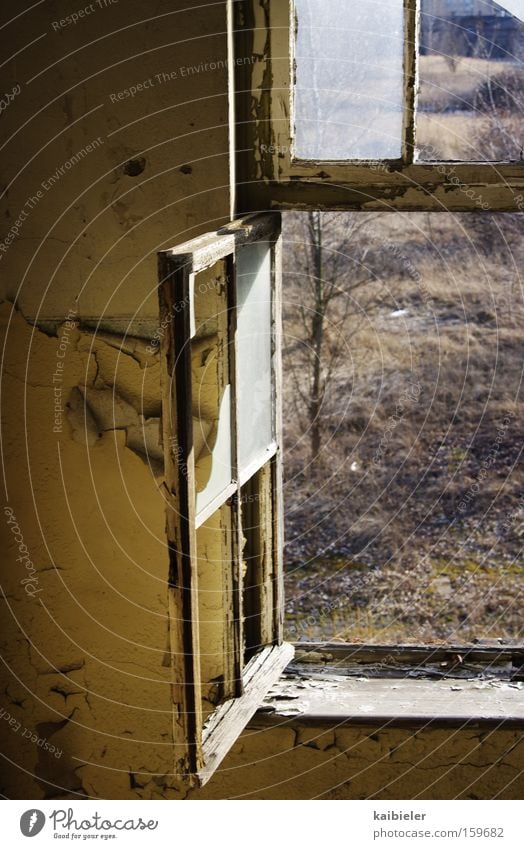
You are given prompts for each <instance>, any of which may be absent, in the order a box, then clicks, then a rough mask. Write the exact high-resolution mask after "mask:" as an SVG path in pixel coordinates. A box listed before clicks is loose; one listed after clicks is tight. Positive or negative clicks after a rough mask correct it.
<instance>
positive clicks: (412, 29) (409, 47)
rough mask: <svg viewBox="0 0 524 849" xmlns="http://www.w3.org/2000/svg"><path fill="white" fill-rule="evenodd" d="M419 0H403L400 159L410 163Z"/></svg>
mask: <svg viewBox="0 0 524 849" xmlns="http://www.w3.org/2000/svg"><path fill="white" fill-rule="evenodd" d="M418 7H419V0H404V126H403V138H402V159H403V162H404V164H405V165H411V164H412V163H413V160H414V156H415V142H416V138H415V122H416V103H417V88H418V36H419V32H418V17H419V13H418Z"/></svg>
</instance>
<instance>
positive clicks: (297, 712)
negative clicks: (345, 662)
mask: <svg viewBox="0 0 524 849" xmlns="http://www.w3.org/2000/svg"><path fill="white" fill-rule="evenodd" d="M285 722H289V723H292V724H293V726H295V725H312V726H322V725H327V726H329V727H330V728H339V727H341V726H343V725H365V726H373V727H380V726H382V727H397V726H401V727H402V726H405V727H409V728H414V727H417V726H421V727H426V726H432V725H435V726H438V727H469V726H482V727H490V728H493V727H495V728H498V727H500V726H504V727H517V728H523V727H524V689H522V688H519V687H518V685H516V684H511V683H509V682H498V681H496V682H494V681H484V682H478V681H459V682H455V681H428V680H425V681H398V680H397V681H392V680H371V681H366V680H354V679H350V678H343V677H340V676H328V675H326V676H324V677H323V678H322V679H321V680H319V679H315V680H312V679H310V678H308V677H307V676H285V677H284V678H282V679H280V681H279V682H278V683H277V684H276V686H275V687H273V688H272V690H271V692H270V694H269V695H268V696H267V697H266V699H264V704H263V706H262V707H261V709H260V710H259V711H258V712H257V714H256V716H255V717H254V718H253V720H252V722H251V727H258V726H266V725H278V726H282V724H283V723H285Z"/></svg>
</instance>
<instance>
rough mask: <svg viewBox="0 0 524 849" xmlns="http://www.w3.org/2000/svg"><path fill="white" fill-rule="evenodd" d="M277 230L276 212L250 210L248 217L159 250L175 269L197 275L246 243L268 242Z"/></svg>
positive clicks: (278, 218) (277, 217) (274, 236)
mask: <svg viewBox="0 0 524 849" xmlns="http://www.w3.org/2000/svg"><path fill="white" fill-rule="evenodd" d="M279 232H280V216H279V215H277V214H271V213H264V214H262V215H260V214H256V213H253V215H251V216H247V217H245V218H242V219H239V220H237V221H233V222H232V223H231V224H228V225H227V226H225V227H222V228H221V229H220V230H218V231H216V232H215V233H206V234H204V235H203V236H199V237H197V238H196V239H193V240H191V241H189V242H183V243H182V244H181V245H177V246H176V247H174V248H170V249H168V250H166V251H163V252H162V254H161V255H162V256H166V257H169V258H170V259H171V261H172V262H173V264H174V267H175V268H182V267H186V266H187V267H188V268H189V270H190V272H192V273H193V274H198V273H199V272H201V271H204V270H205V269H206V268H209V267H210V266H212V265H214V264H215V263H216V262H218V261H219V260H221V259H224V258H225V257H227V256H230V255H231V254H234V253H235V250H236V249H237V248H239V247H241V246H242V245H245V244H248V243H250V242H264V241H268V242H272V241H274V239H275V238H276V236H277V235H278V233H279Z"/></svg>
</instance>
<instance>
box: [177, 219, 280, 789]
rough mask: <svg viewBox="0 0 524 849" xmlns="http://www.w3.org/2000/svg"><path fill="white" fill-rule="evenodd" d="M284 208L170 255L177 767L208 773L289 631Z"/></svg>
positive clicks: (267, 681) (257, 695) (271, 673)
mask: <svg viewBox="0 0 524 849" xmlns="http://www.w3.org/2000/svg"><path fill="white" fill-rule="evenodd" d="M279 226H280V222H279V216H277V215H274V214H269V215H264V216H256V217H254V218H251V219H249V220H247V221H245V222H240V223H238V222H237V223H235V224H234V225H232V226H231V227H230V228H227V229H225V230H223V231H221V232H219V233H211V234H209V235H207V236H204V237H202V238H199V239H195V240H194V241H192V242H188V243H186V244H183V245H180V246H179V247H177V248H175V249H173V250H171V251H166V252H164V253H162V254H161V257H160V277H161V281H160V293H161V324H160V327H161V331H162V340H163V342H162V344H163V367H164V375H163V383H164V390H163V439H164V452H165V458H166V485H167V487H168V500H167V532H168V543H169V548H170V629H171V636H172V646H171V651H172V659H173V700H174V706H175V708H174V709H175V722H174V728H175V747H176V772H177V774H179V775H183V776H186V777H188V778H189V779H191V780H197V781H199V782H204V781H206V780H207V779H208V778H209V777H210V775H211V774H212V772H213V771H214V769H215V768H216V766H217V765H218V764H219V763H220V761H221V759H222V758H223V756H224V755H225V754H226V752H227V751H228V749H229V747H230V745H231V743H232V741H233V740H234V739H235V738H236V736H237V735H238V733H239V731H240V730H241V729H242V728H243V726H244V725H245V724H246V723H247V722H248V721H249V719H250V718H251V716H252V715H253V713H254V712H255V711H256V709H257V707H258V705H259V702H260V700H261V698H262V697H263V696H264V695H265V693H266V691H267V689H268V687H269V686H271V684H273V683H274V681H275V680H276V679H277V678H278V677H279V675H280V673H281V672H282V670H283V669H284V667H285V666H286V665H287V664H288V662H289V660H290V659H291V657H292V655H293V648H292V647H291V646H290V645H286V644H284V643H283V641H282V621H283V617H282V610H283V600H282V510H281V506H280V499H281V459H280V419H279V408H280V394H279V389H278V387H279V385H280V377H279V371H280V338H279V336H280V332H279V326H280V306H279V288H280V241H279Z"/></svg>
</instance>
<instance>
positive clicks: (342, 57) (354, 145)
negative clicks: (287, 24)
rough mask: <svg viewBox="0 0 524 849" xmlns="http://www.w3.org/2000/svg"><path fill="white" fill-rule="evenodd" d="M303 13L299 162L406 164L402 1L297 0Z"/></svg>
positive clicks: (299, 33) (298, 101) (298, 69)
mask: <svg viewBox="0 0 524 849" xmlns="http://www.w3.org/2000/svg"><path fill="white" fill-rule="evenodd" d="M295 8H296V16H297V30H296V45H295V64H296V80H295V155H296V156H297V157H298V158H302V159H396V158H398V157H400V155H401V149H402V123H403V52H404V43H403V31H404V25H403V19H404V13H403V2H402V0H360V2H358V3H348V2H346V0H296V2H295Z"/></svg>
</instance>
